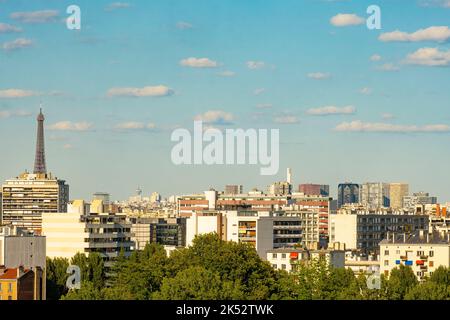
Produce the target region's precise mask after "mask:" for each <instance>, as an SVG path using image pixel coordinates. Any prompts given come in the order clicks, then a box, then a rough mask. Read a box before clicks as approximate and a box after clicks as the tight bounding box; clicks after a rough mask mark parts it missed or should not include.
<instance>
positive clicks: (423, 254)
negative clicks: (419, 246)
mask: <svg viewBox="0 0 450 320" xmlns="http://www.w3.org/2000/svg"><path fill="white" fill-rule="evenodd" d="M395 254H400V250H396V251H395ZM384 255H385V256H388V255H389V250H384ZM416 255H417V256H418V257H421V256H425V251H417V252H416ZM428 256H429V257H433V256H434V251H433V250H430V251H428Z"/></svg>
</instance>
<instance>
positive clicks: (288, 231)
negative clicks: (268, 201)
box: [186, 211, 302, 258]
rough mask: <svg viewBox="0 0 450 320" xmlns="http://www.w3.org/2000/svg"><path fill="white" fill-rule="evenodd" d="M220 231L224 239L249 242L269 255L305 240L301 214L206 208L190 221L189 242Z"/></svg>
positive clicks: (188, 220)
mask: <svg viewBox="0 0 450 320" xmlns="http://www.w3.org/2000/svg"><path fill="white" fill-rule="evenodd" d="M207 233H217V234H218V235H219V236H220V238H221V239H222V240H225V241H235V242H239V243H247V244H250V245H252V246H253V247H255V249H256V251H257V252H258V254H259V255H260V256H261V257H262V258H265V255H266V252H267V250H271V249H274V248H284V247H294V246H296V245H299V244H300V243H301V236H302V235H301V221H300V219H299V218H298V217H297V216H295V215H294V216H290V215H283V214H282V213H280V214H279V215H277V214H276V213H261V212H259V213H258V212H255V211H203V212H201V213H193V214H192V216H191V217H189V218H187V220H186V245H187V246H189V245H192V241H193V239H194V238H195V236H196V235H201V234H207Z"/></svg>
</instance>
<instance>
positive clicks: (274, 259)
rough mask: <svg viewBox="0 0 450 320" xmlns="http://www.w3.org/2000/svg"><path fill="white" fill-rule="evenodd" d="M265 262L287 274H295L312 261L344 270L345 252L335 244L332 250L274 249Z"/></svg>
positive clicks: (270, 251) (269, 252)
mask: <svg viewBox="0 0 450 320" xmlns="http://www.w3.org/2000/svg"><path fill="white" fill-rule="evenodd" d="M335 246H336V247H335ZM265 260H267V261H268V262H269V263H270V264H271V265H272V267H273V268H274V269H276V270H285V271H287V272H295V271H296V270H297V269H298V267H299V266H300V265H301V264H307V263H308V262H310V261H312V260H325V261H326V262H327V263H328V264H329V265H330V266H332V267H333V268H344V266H345V250H344V249H343V248H341V247H340V245H339V244H333V245H332V246H331V247H330V249H312V250H311V249H303V248H296V249H274V250H268V251H267V254H266V257H265Z"/></svg>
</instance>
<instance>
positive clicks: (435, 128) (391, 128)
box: [335, 120, 450, 133]
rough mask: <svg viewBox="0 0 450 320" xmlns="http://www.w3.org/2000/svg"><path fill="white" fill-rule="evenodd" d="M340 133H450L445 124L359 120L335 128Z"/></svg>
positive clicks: (448, 127) (449, 128) (449, 127)
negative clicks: (410, 123)
mask: <svg viewBox="0 0 450 320" xmlns="http://www.w3.org/2000/svg"><path fill="white" fill-rule="evenodd" d="M335 130H336V131H341V132H390V133H433V132H437V133H438V132H450V126H448V125H445V124H432V125H425V126H416V125H395V124H390V123H370V122H362V121H360V120H356V121H352V122H343V123H341V124H339V125H337V126H336V128H335Z"/></svg>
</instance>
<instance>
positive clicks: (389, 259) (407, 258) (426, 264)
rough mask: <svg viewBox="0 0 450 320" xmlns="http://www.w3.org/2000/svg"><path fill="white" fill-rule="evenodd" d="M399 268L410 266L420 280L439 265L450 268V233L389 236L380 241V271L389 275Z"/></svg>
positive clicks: (417, 233)
mask: <svg viewBox="0 0 450 320" xmlns="http://www.w3.org/2000/svg"><path fill="white" fill-rule="evenodd" d="M400 265H404V266H409V267H411V269H412V270H413V271H414V274H415V275H416V277H417V279H418V280H419V281H423V280H424V279H425V278H426V277H429V276H431V275H432V274H433V272H434V271H435V270H436V269H437V268H439V267H440V266H444V267H447V268H448V267H450V233H448V232H445V231H440V232H439V231H436V230H433V231H431V232H427V231H424V230H421V231H418V232H415V233H412V234H407V233H389V234H388V235H387V236H386V239H384V240H383V241H381V242H380V270H381V272H382V273H383V274H385V275H386V276H389V274H390V272H391V271H392V269H394V268H396V267H399V266H400Z"/></svg>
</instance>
